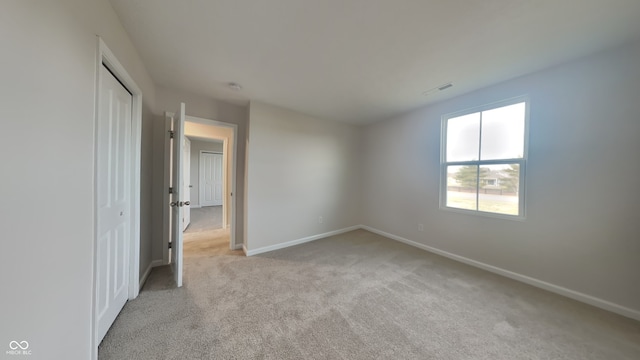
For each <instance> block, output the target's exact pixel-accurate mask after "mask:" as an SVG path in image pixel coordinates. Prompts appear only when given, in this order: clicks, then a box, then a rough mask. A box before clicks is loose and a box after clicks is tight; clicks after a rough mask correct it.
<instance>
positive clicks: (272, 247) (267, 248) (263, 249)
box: [243, 225, 362, 256]
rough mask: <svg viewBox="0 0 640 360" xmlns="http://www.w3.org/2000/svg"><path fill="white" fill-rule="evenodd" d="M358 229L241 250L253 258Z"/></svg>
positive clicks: (350, 228)
mask: <svg viewBox="0 0 640 360" xmlns="http://www.w3.org/2000/svg"><path fill="white" fill-rule="evenodd" d="M360 228H362V226H361V225H356V226H350V227H347V228H344V229H339V230H334V231H329V232H326V233H323V234H318V235H312V236H307V237H304V238H302V239H297V240H291V241H287V242H284V243H281V244H275V245H270V246H265V247H261V248H258V249H253V250H247V248H246V247H245V246H244V245H243V249H244V253H245V254H246V255H247V256H253V255H258V254H262V253H265V252H269V251H274V250H279V249H284V248H288V247H289V246H294V245H299V244H304V243H307V242H310V241H314V240H318V239H323V238H326V237H329V236H333V235H339V234H343V233H346V232H349V231H353V230H358V229H360Z"/></svg>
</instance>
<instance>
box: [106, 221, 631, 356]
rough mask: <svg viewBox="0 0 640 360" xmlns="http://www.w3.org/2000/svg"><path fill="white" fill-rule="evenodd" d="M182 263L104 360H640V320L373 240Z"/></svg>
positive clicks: (207, 249) (119, 328)
mask: <svg viewBox="0 0 640 360" xmlns="http://www.w3.org/2000/svg"><path fill="white" fill-rule="evenodd" d="M199 241H201V242H204V243H205V244H198V242H199ZM216 244H217V245H216ZM185 263H186V268H185V284H184V287H182V288H180V289H175V288H173V284H172V282H171V281H170V280H169V279H170V278H171V273H170V271H169V270H168V268H166V267H164V268H157V269H154V271H153V273H152V274H151V277H150V278H149V281H148V283H147V285H145V288H144V290H143V291H142V292H141V293H140V296H139V297H138V298H137V299H136V300H134V301H131V302H129V303H127V305H126V306H125V308H124V309H123V311H122V313H121V315H120V316H119V317H118V319H117V320H116V322H115V323H114V326H113V327H112V329H111V330H110V331H109V332H108V334H107V336H106V337H105V339H104V341H103V342H102V344H101V346H100V349H99V357H100V359H102V360H107V359H447V360H449V359H492V360H494V359H510V360H513V359H580V360H585V359H634V360H637V359H640V322H637V321H634V320H630V319H627V318H624V317H621V316H618V315H615V314H612V313H608V312H605V311H603V310H599V309H596V308H594V307H591V306H588V305H585V304H582V303H578V302H576V301H573V300H570V299H567V298H564V297H561V296H558V295H555V294H552V293H549V292H546V291H543V290H540V289H537V288H533V287H531V286H528V285H526V284H522V283H519V282H516V281H512V280H510V279H506V278H503V277H500V276H497V275H494V274H491V273H488V272H485V271H482V270H479V269H475V268H472V267H469V266H466V265H464V264H460V263H457V262H454V261H451V260H448V259H446V258H443V257H440V256H437V255H433V254H430V253H427V252H424V251H422V250H418V249H415V248H412V247H409V246H407V245H404V244H401V243H397V242H395V241H392V240H389V239H385V238H383V237H380V236H378V235H375V234H372V233H369V232H367V231H364V230H357V231H353V232H350V233H346V234H342V235H338V236H334V237H330V238H326V239H322V240H318V241H314V242H311V243H307V244H303V245H299V246H295V247H291V248H287V249H283V250H279V251H274V252H271V253H267V254H262V255H258V256H254V257H250V258H247V257H244V255H243V254H242V253H241V252H239V251H229V250H228V239H227V240H225V238H224V236H221V237H219V238H218V240H217V241H212V240H211V239H210V238H205V239H201V240H193V241H189V242H187V243H185Z"/></svg>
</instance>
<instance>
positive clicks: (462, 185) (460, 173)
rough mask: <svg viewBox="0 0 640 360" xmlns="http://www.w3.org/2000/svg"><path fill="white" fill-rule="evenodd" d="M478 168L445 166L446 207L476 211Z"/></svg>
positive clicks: (474, 166)
mask: <svg viewBox="0 0 640 360" xmlns="http://www.w3.org/2000/svg"><path fill="white" fill-rule="evenodd" d="M477 183H478V166H476V165H471V166H447V206H448V207H453V208H458V209H469V210H477V209H478V207H477V203H476V188H477Z"/></svg>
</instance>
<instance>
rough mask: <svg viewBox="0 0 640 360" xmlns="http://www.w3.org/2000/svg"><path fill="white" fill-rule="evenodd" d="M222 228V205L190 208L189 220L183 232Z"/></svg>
mask: <svg viewBox="0 0 640 360" xmlns="http://www.w3.org/2000/svg"><path fill="white" fill-rule="evenodd" d="M221 228H222V206H205V207H201V208H195V209H191V222H190V223H189V226H187V229H186V230H185V231H184V233H185V234H187V233H193V232H199V231H207V230H215V229H221Z"/></svg>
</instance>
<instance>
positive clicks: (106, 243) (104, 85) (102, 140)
mask: <svg viewBox="0 0 640 360" xmlns="http://www.w3.org/2000/svg"><path fill="white" fill-rule="evenodd" d="M99 81H100V99H99V101H98V124H97V139H96V141H97V162H96V205H97V206H96V209H97V239H98V241H97V249H96V269H97V276H96V305H97V309H96V310H97V322H98V334H97V336H98V343H99V342H100V341H102V339H103V338H104V336H105V334H106V333H107V330H109V328H110V327H111V325H112V324H113V321H114V320H115V319H116V317H117V316H118V314H119V313H120V310H122V307H123V306H124V304H125V303H126V302H127V298H128V296H129V293H128V288H129V246H130V244H129V242H130V226H132V224H131V222H132V214H131V199H130V197H131V195H130V194H131V193H130V190H131V189H130V178H131V174H130V168H131V167H130V162H131V154H130V148H131V146H130V141H131V126H132V103H133V99H132V96H131V94H130V93H129V92H128V91H127V90H126V89H125V88H124V87H123V86H122V85H121V84H120V83H119V82H118V80H117V79H116V78H115V77H114V76H113V75H112V74H111V73H110V72H109V70H107V69H106V68H105V67H104V65H103V66H102V68H101V69H100V80H99Z"/></svg>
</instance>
